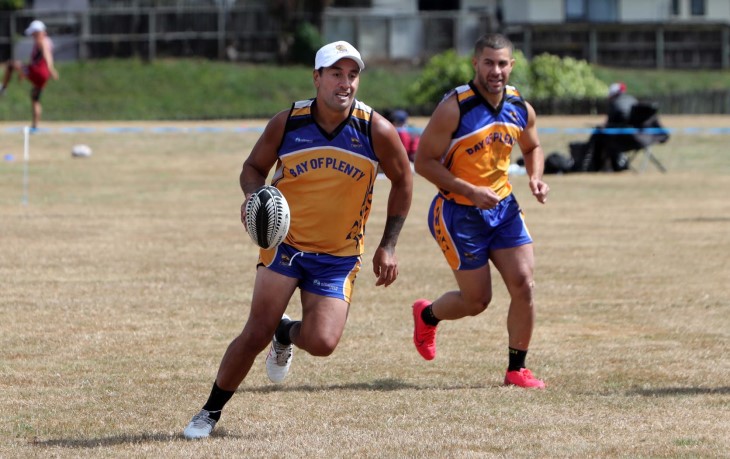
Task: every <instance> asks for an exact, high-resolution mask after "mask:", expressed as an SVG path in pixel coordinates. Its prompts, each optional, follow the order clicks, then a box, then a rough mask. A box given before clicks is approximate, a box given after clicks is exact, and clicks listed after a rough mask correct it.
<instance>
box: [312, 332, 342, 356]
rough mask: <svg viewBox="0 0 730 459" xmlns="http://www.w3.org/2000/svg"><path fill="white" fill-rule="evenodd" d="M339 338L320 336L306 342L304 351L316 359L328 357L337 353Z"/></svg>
mask: <svg viewBox="0 0 730 459" xmlns="http://www.w3.org/2000/svg"><path fill="white" fill-rule="evenodd" d="M339 341H340V340H339V338H338V337H335V336H318V337H316V338H314V339H311V338H310V339H308V340H306V341H305V343H303V344H304V346H305V347H304V350H305V351H307V352H308V353H309V354H311V355H313V356H315V357H328V356H330V355H332V353H333V352H335V349H336V348H337V344H338V343H339Z"/></svg>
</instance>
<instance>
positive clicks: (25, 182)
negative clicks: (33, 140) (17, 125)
mask: <svg viewBox="0 0 730 459" xmlns="http://www.w3.org/2000/svg"><path fill="white" fill-rule="evenodd" d="M29 141H30V128H29V127H28V126H24V127H23V205H24V206H27V205H28V163H29V161H30V151H29V148H28V147H29Z"/></svg>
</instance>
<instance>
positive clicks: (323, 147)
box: [272, 99, 378, 256]
mask: <svg viewBox="0 0 730 459" xmlns="http://www.w3.org/2000/svg"><path fill="white" fill-rule="evenodd" d="M314 104H315V100H314V99H310V100H303V101H299V102H295V103H294V104H293V105H292V109H291V111H290V112H289V118H288V119H287V122H286V127H285V129H284V136H283V138H282V142H281V145H280V146H279V150H278V155H279V162H278V164H277V169H276V172H275V174H274V177H273V179H272V184H273V185H274V186H276V187H277V188H278V189H279V190H281V192H282V194H283V195H284V196H285V197H286V199H287V201H288V203H289V208H290V210H291V225H290V227H289V234H288V235H287V238H286V240H285V242H286V243H287V244H289V245H291V246H293V247H295V248H297V249H299V250H301V251H303V252H318V253H327V254H330V255H336V256H360V255H362V254H363V252H364V245H363V243H364V239H363V238H364V234H365V223H366V221H367V218H368V215H369V214H370V207H371V204H372V194H373V186H374V183H375V178H376V176H377V171H378V159H377V157H376V156H375V152H374V151H373V145H372V137H371V119H372V114H373V110H372V108H370V107H368V106H367V105H365V104H364V103H362V102H360V101H358V100H356V101H355V103H354V104H353V106H352V108H351V110H350V116H349V118H347V119H346V120H345V121H343V122H342V124H340V125H339V126H338V127H337V129H335V131H334V132H332V133H331V134H328V133H326V132H324V130H323V129H322V128H321V127H320V126H319V125H318V124H317V123H316V122H315V120H314V117H313V116H312V107H313V105H314Z"/></svg>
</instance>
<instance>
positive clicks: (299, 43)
mask: <svg viewBox="0 0 730 459" xmlns="http://www.w3.org/2000/svg"><path fill="white" fill-rule="evenodd" d="M292 38H293V41H292V45H291V47H290V48H289V56H288V61H289V62H292V63H295V64H306V65H311V64H312V63H313V62H314V55H315V54H317V50H319V48H321V47H322V45H324V43H323V41H322V36H321V35H320V34H319V30H317V28H316V27H315V26H314V25H313V24H311V23H309V22H302V23H300V24H299V25H298V26H297V28H296V29H295V30H294V36H293V37H292Z"/></svg>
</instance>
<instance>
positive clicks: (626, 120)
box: [606, 83, 639, 128]
mask: <svg viewBox="0 0 730 459" xmlns="http://www.w3.org/2000/svg"><path fill="white" fill-rule="evenodd" d="M638 103H639V101H638V100H637V99H636V97H634V96H632V95H631V94H628V93H627V92H626V85H625V84H624V83H613V84H611V86H609V87H608V119H607V120H606V127H609V128H610V127H630V126H631V121H630V119H631V108H632V107H633V106H634V105H636V104H638Z"/></svg>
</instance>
